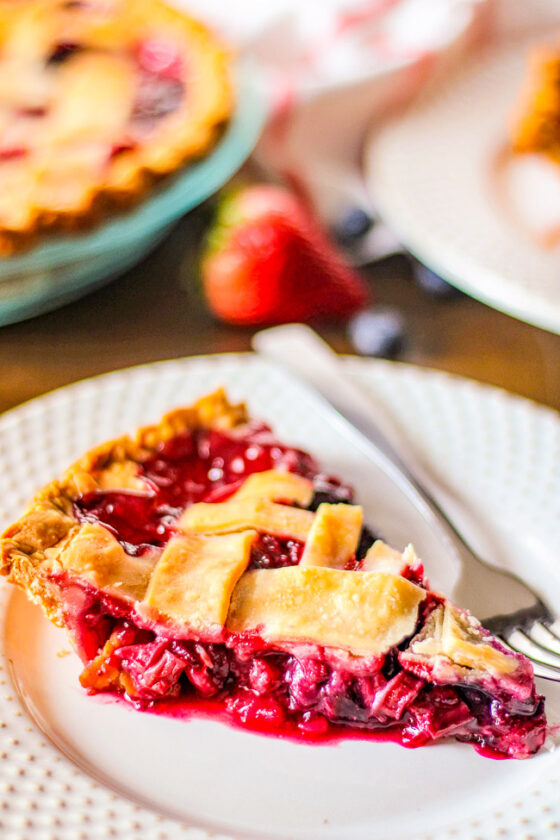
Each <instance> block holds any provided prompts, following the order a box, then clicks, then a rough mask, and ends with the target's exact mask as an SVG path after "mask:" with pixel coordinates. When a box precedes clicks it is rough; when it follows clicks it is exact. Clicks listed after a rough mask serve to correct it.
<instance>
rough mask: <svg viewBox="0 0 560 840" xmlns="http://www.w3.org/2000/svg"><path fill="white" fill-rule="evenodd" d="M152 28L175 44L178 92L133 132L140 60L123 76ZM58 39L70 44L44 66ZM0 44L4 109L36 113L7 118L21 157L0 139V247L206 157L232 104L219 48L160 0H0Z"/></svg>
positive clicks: (93, 219)
mask: <svg viewBox="0 0 560 840" xmlns="http://www.w3.org/2000/svg"><path fill="white" fill-rule="evenodd" d="M158 39H161V41H162V43H164V44H167V43H169V44H172V45H173V48H174V49H176V50H177V53H178V56H179V58H180V59H181V61H182V64H183V67H184V76H181V79H184V84H185V91H186V92H184V95H183V96H182V97H181V98H180V100H179V101H178V103H177V104H176V107H175V108H174V109H173V108H172V109H170V110H169V111H168V112H166V111H165V107H166V106H163V107H164V110H163V111H161V112H160V113H159V114H158V115H157V119H156V122H155V123H154V125H155V127H153V126H152V128H151V130H150V131H148V132H146V131H144V130H142V132H140V134H139V136H138V138H137V137H136V136H135V128H131V125H132V123H131V117H130V115H131V113H132V107H133V102H134V96H135V92H136V91H137V89H138V88H137V86H138V85H139V84H140V82H139V78H140V77H139V73H138V71H136V77H135V78H131V76H132V75H133V70H134V69H135V65H134V59H133V56H134V51H135V49H137V47H138V45H139V44H142V43H149V42H150V41H152V42H156V43H157V42H158ZM65 44H76V45H77V46H78V47H79V50H78V51H77V52H76V54H75V55H72V57H71V58H70V59H69V60H68V61H65V62H62V63H61V64H60V67H59V66H58V65H55V64H54V63H53V64H51V65H50V66H49V67H48V68H46V64H47V61H48V59H49V57H50V56H51V55H52V54H53V53H54V52H56V49H57V47H59V46H60V45H65ZM0 55H1V60H0V104H2V105H6V106H7V107H6V109H5V110H6V113H12V112H13V113H16V112H17V113H23V114H24V116H25V113H26V109H28V112H30V113H31V114H33V111H35V113H36V114H39V115H40V117H39V118H36V119H35V121H34V123H33V124H30V125H29V126H27V125H24V126H23V129H22V128H21V126H20V125H19V123H18V124H17V125H16V126H15V129H14V128H13V126H12V125H11V124H10V125H9V126H8V127H9V129H10V133H9V136H10V137H11V136H12V134H13V133H14V131H15V132H16V133H15V136H16V137H20V136H21V135H22V134H23V136H24V138H25V142H24V143H23V144H21V145H23V146H24V150H25V158H26V160H25V163H24V162H23V159H22V157H21V150H20V149H18V145H19V141H17V142H15V143H10V144H9V146H8V148H6V149H0V165H1V166H2V180H1V181H0V185H1V186H2V189H1V191H0V193H2V194H3V195H4V196H5V197H4V198H2V195H0V256H6V255H10V254H12V253H15V252H16V251H18V250H21V249H22V248H25V247H27V246H29V245H30V244H32V242H33V241H34V239H35V238H36V237H37V236H38V235H39V234H43V233H48V232H51V231H53V230H56V231H60V230H62V231H72V230H80V229H84V228H87V227H90V226H91V225H92V224H95V223H97V222H99V220H100V219H102V218H103V217H105V216H106V215H107V214H108V213H110V212H112V211H114V210H116V209H122V208H125V207H130V206H131V205H133V204H135V203H136V202H137V201H138V200H139V199H141V198H142V197H143V196H144V195H145V194H146V193H147V192H148V191H149V190H150V189H151V188H152V187H153V185H154V184H155V183H156V182H157V181H158V180H159V179H161V178H162V177H164V176H166V175H169V174H170V173H172V172H174V171H176V170H177V169H178V168H179V167H181V166H183V165H184V164H185V163H187V162H189V161H192V160H195V159H197V158H200V157H201V156H203V155H204V154H205V153H206V152H207V151H208V150H209V149H210V148H211V147H212V146H213V145H214V144H215V142H216V140H217V139H218V137H219V135H220V133H221V131H222V128H223V126H224V124H225V123H226V121H227V120H228V119H229V117H230V115H231V111H232V107H233V92H232V82H231V78H230V76H231V56H230V54H229V52H228V50H226V49H225V48H224V46H223V45H222V44H220V43H219V41H218V40H217V39H216V38H215V37H214V35H212V34H211V33H210V32H209V30H208V29H207V28H206V27H204V26H203V25H202V24H200V23H199V22H197V21H195V20H193V19H191V18H189V17H188V16H187V15H185V14H184V13H182V12H180V11H178V10H175V9H172V8H170V7H168V6H167V5H165V4H164V3H162V2H160V0H113V2H111V3H107V4H97V6H95V4H92V5H88V4H83V5H82V6H79V5H78V4H74V5H72V4H65V3H62V2H60V0H22V2H20V3H18V4H14V3H13V0H0ZM119 62H120V64H122V67H121V68H119ZM104 63H105V64H106V66H105V67H104V66H103V64H104ZM73 65H74V66H73ZM119 70H122V72H119ZM55 80H56V81H55ZM57 86H58V87H59V88H60V90H58V89H57ZM131 91H132V92H131ZM84 92H86V93H87V95H84ZM164 95H165V94H162V96H164ZM65 102H66V103H67V107H66V109H64V107H61V108H58V103H62V106H64V103H65ZM53 103H54V104H53ZM12 106H13V107H12ZM153 107H154V108H156V114H157V105H154V106H153ZM96 114H101V115H103V116H104V119H103V120H100V119H97V120H96ZM111 117H112V119H111ZM31 119H32V117H31ZM106 122H108V123H109V125H108V126H107V125H106V124H105V123H106ZM39 124H40V128H39ZM0 125H1V126H2V128H4V123H3V122H2V120H1V119H0ZM135 125H136V124H135ZM12 129H13V130H12ZM131 138H132V140H131ZM28 143H29V146H28ZM2 153H3V156H1V154H2ZM7 196H9V200H8V198H7Z"/></svg>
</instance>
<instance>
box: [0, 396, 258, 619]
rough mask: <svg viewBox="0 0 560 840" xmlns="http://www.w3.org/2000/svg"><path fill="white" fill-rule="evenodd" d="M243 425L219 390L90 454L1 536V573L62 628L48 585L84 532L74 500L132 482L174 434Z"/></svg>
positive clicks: (243, 415) (239, 408)
mask: <svg viewBox="0 0 560 840" xmlns="http://www.w3.org/2000/svg"><path fill="white" fill-rule="evenodd" d="M246 421H247V411H246V408H245V405H244V404H243V403H240V404H238V405H233V404H231V403H230V402H229V401H228V399H227V397H226V394H225V392H224V390H223V389H218V390H217V391H215V392H214V393H212V394H209V395H207V396H205V397H203V398H202V399H200V400H198V401H197V402H195V403H194V404H193V405H192V406H190V407H188V408H180V409H175V410H174V411H171V412H169V413H168V414H166V415H164V417H163V418H162V419H161V420H160V422H159V423H157V424H155V425H152V426H146V427H144V428H142V429H140V430H139V431H138V433H137V434H136V436H135V438H132V437H128V436H123V437H121V438H118V439H116V440H113V441H109V442H107V443H103V444H101V445H99V446H96V447H94V448H93V449H90V450H89V451H88V452H86V454H85V455H83V456H82V457H81V458H80V459H79V460H78V461H76V462H75V463H74V464H73V465H72V466H71V467H69V469H67V470H66V472H65V473H64V474H63V475H62V477H61V478H60V479H59V480H55V481H52V482H50V483H49V484H47V485H46V486H45V487H43V488H42V489H41V490H39V491H38V493H37V494H36V495H35V496H34V497H33V499H32V500H31V502H30V503H29V505H28V506H27V508H26V510H25V512H24V514H23V516H22V517H21V518H20V519H18V521H17V522H15V523H14V524H13V525H10V526H9V527H8V528H7V529H6V530H5V531H4V533H3V534H2V537H1V539H0V574H2V575H4V576H5V577H6V578H7V579H8V580H9V581H10V582H11V583H14V584H16V585H17V586H19V587H21V588H22V589H24V590H25V591H26V592H27V593H28V595H29V596H30V597H31V598H32V600H34V601H35V602H36V603H41V605H42V606H43V608H44V610H45V612H46V614H47V616H48V617H49V618H50V619H51V620H52V621H55V623H60V621H61V618H60V610H59V606H58V604H57V599H56V588H55V587H53V585H52V583H50V582H49V574H48V573H49V572H50V571H51V570H52V568H53V566H55V565H56V564H57V558H58V556H59V555H60V553H61V552H62V551H64V550H67V548H68V545H69V543H70V542H71V541H72V540H73V539H75V538H77V537H78V535H79V534H80V532H81V530H82V528H83V527H84V526H82V525H81V524H80V523H79V522H78V520H77V519H76V518H75V516H74V513H73V502H74V500H75V499H77V498H78V497H79V496H81V495H84V494H85V493H89V492H93V491H95V490H98V489H106V488H107V483H108V482H109V484H110V486H111V489H116V488H115V483H114V479H115V476H116V475H118V474H119V473H120V475H122V476H124V478H125V481H130V477H131V475H132V473H133V470H134V468H135V467H137V465H138V464H139V463H141V462H142V461H144V460H146V459H147V458H149V457H150V455H152V454H153V453H154V451H155V450H156V448H157V447H158V445H159V444H160V443H162V442H163V441H166V440H169V439H170V438H172V437H174V436H175V435H178V434H181V433H182V432H186V431H190V430H194V429H196V428H216V429H221V430H227V429H233V428H235V427H236V426H241V425H243V424H244V423H245V422H246ZM125 488H126V489H129V488H130V484H129V483H127V484H126V485H125ZM125 488H122V486H121V489H125ZM135 489H137V488H135ZM61 568H63V566H61Z"/></svg>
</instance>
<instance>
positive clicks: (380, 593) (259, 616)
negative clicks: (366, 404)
mask: <svg viewBox="0 0 560 840" xmlns="http://www.w3.org/2000/svg"><path fill="white" fill-rule="evenodd" d="M0 557H1V566H0V571H1V572H2V574H4V575H5V576H6V577H7V578H8V580H10V581H11V582H12V583H15V584H17V585H18V586H20V587H22V588H23V589H24V590H25V591H26V592H27V594H28V596H29V597H30V598H31V599H32V600H33V601H34V602H36V603H38V604H40V605H41V606H42V608H43V610H44V611H45V613H46V615H47V616H48V618H50V619H51V621H53V622H54V623H55V624H58V625H60V626H62V627H65V628H66V629H67V630H68V632H69V634H70V637H71V639H72V641H73V644H74V646H75V648H76V650H77V652H78V654H79V655H80V657H81V659H82V661H83V666H84V667H83V671H82V673H81V677H80V680H81V683H82V686H84V688H86V689H87V690H88V691H89V692H91V693H96V692H113V693H115V694H118V695H121V696H122V697H123V698H125V699H126V700H127V701H129V702H130V703H132V704H133V705H135V706H137V707H138V708H142V709H146V708H150V709H155V710H157V709H160V710H163V711H168V710H169V709H170V708H175V707H176V705H179V706H181V707H183V708H188V709H190V710H193V709H194V710H195V711H196V710H197V709H200V708H201V707H203V708H204V711H205V714H208V712H209V711H210V712H211V713H213V714H215V715H216V716H217V717H220V718H221V719H223V718H224V717H226V718H227V719H229V720H230V721H231V722H234V723H236V724H239V725H242V726H245V727H249V728H251V729H256V730H261V731H266V732H268V733H274V734H277V735H284V736H292V737H298V738H305V739H308V740H311V741H313V740H322V739H325V738H329V737H333V736H336V737H341V736H344V735H345V734H346V735H349V734H353V735H356V733H358V734H359V735H360V736H364V737H365V736H367V735H371V736H376V737H377V736H379V737H381V736H382V737H384V738H387V737H390V738H393V739H395V740H398V741H400V742H401V743H402V744H404V745H406V746H410V747H417V746H421V745H424V744H428V743H432V742H434V741H437V740H439V739H442V738H447V737H454V738H456V739H458V740H460V741H468V742H471V743H472V744H473V745H474V747H475V749H477V750H478V751H481V752H483V753H485V754H491V755H494V756H502V757H511V758H525V757H527V756H530V755H531V754H533V753H534V752H536V751H537V750H538V749H539V747H540V746H541V745H542V743H543V741H544V738H545V734H546V719H545V714H544V703H543V698H542V697H540V696H539V695H538V694H537V693H536V691H535V685H534V677H533V670H532V667H531V664H530V663H529V662H528V660H527V659H525V658H524V657H523V656H521V655H519V654H515V653H512V652H511V651H510V650H508V649H506V648H505V647H504V646H503V645H502V644H500V642H499V641H498V640H497V639H496V638H494V637H492V636H491V635H490V634H489V633H488V632H487V631H486V630H485V629H484V628H483V627H482V626H481V625H480V623H479V622H478V621H477V620H476V619H475V618H474V617H473V616H472V615H470V614H469V613H468V612H466V611H464V610H462V609H460V608H459V607H457V606H455V605H453V604H452V603H451V602H450V601H449V600H448V599H447V598H445V596H443V595H441V594H440V593H437V592H434V591H432V590H430V588H429V586H428V584H427V582H426V579H425V577H424V572H423V568H422V564H421V562H420V560H419V559H418V557H417V556H416V554H415V552H414V549H413V548H412V546H410V545H409V546H407V547H406V548H405V549H404V551H403V552H402V553H401V552H400V551H397V550H395V549H393V548H390V547H389V546H388V545H387V544H386V543H385V542H383V541H382V540H381V539H377V538H375V537H374V535H373V534H372V532H371V531H370V530H369V529H368V528H367V527H365V526H364V524H363V517H362V509H361V507H359V506H358V505H355V504H353V498H352V490H351V488H350V487H349V486H348V485H347V484H345V483H343V482H341V481H340V480H338V479H336V478H333V477H332V476H328V475H326V474H325V473H323V472H322V471H321V470H320V468H319V466H318V464H317V463H316V462H315V460H314V459H313V458H312V457H311V456H310V455H308V454H307V453H305V452H303V451H301V450H299V449H296V448H294V447H291V446H287V445H285V444H283V443H281V442H279V441H278V440H277V439H276V438H275V437H274V435H273V433H272V432H271V430H270V428H269V427H267V426H266V425H264V424H263V423H260V422H255V421H253V420H251V419H249V418H248V416H247V412H246V409H245V407H244V405H232V404H230V403H229V402H228V400H227V398H226V397H225V395H224V393H223V391H221V390H220V391H218V392H216V393H213V394H211V395H209V396H206V397H204V398H203V399H201V400H199V401H198V402H197V403H195V404H194V405H193V406H191V407H189V408H182V409H178V410H175V411H173V412H171V413H170V414H168V415H166V416H165V417H164V418H163V419H162V421H161V422H160V423H159V424H158V425H155V426H150V427H148V428H143V429H141V430H140V431H139V432H138V434H137V436H136V438H135V439H131V438H129V437H123V438H120V439H119V440H115V441H111V442H110V443H106V444H103V445H101V446H99V447H98V448H96V449H93V450H91V451H90V452H88V453H87V454H86V455H85V456H84V457H83V458H82V459H81V460H79V461H78V462H77V463H76V464H74V465H73V466H72V467H71V468H70V469H69V470H68V471H67V472H66V473H65V474H64V475H63V476H62V477H61V478H60V480H58V481H54V482H52V483H51V484H48V485H47V486H46V487H45V488H44V489H43V490H41V491H40V492H39V493H38V494H37V495H36V496H35V498H34V499H33V500H32V501H31V503H30V504H29V506H28V508H27V510H26V511H25V513H24V515H23V516H22V518H21V519H20V520H19V521H18V522H16V523H15V524H14V525H12V526H11V527H9V528H8V529H7V530H6V532H5V533H4V535H3V538H2V541H1V555H0Z"/></svg>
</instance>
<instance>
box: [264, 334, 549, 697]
mask: <svg viewBox="0 0 560 840" xmlns="http://www.w3.org/2000/svg"><path fill="white" fill-rule="evenodd" d="M253 347H254V348H255V350H257V351H258V352H259V353H262V354H263V355H265V356H267V357H269V358H270V359H273V360H274V361H276V362H280V363H281V364H283V365H284V366H285V367H287V368H288V369H289V370H290V371H291V372H292V373H296V374H297V375H298V376H299V377H300V378H301V379H303V380H305V381H306V383H307V384H308V385H311V386H312V387H313V388H314V390H315V391H316V392H318V394H319V395H320V397H322V398H323V400H326V401H327V402H328V403H329V405H330V408H331V410H333V411H334V413H333V414H332V418H333V420H335V422H336V423H337V424H338V425H339V426H341V427H344V428H343V430H344V432H345V434H346V436H350V437H351V438H352V439H353V441H354V443H355V444H356V446H358V447H359V448H360V450H361V451H362V452H363V453H364V455H366V456H367V457H369V458H372V459H373V460H374V461H375V462H376V463H377V464H378V465H379V466H381V468H382V469H383V470H384V472H385V473H386V474H387V475H388V476H389V477H390V478H391V479H392V480H393V481H394V482H395V483H396V484H397V486H398V487H399V488H400V489H401V491H402V492H403V493H404V494H405V495H406V496H407V498H408V499H409V501H410V502H412V504H414V506H415V507H416V509H417V510H418V511H419V512H420V513H421V514H422V515H423V517H424V519H425V520H427V521H428V522H429V523H430V524H432V525H434V526H435V527H436V529H439V532H440V533H441V534H442V536H443V537H444V538H445V539H447V540H448V541H449V542H451V544H452V546H453V547H454V548H455V550H456V553H457V554H458V555H459V557H460V559H461V569H460V577H459V580H458V582H457V584H456V587H455V589H454V593H453V595H454V600H455V601H456V602H457V604H459V606H462V607H466V608H467V609H469V610H471V611H472V612H473V614H474V615H476V616H477V618H479V619H480V620H481V621H482V623H483V624H484V626H485V627H487V628H488V630H490V631H491V632H492V633H493V634H495V635H496V636H498V637H499V638H500V639H501V641H502V642H504V643H505V644H506V645H507V646H508V647H510V648H511V649H512V650H514V651H517V652H520V653H523V654H524V655H525V656H527V657H528V658H529V659H530V660H531V661H532V663H533V667H534V671H535V675H536V676H538V677H543V678H544V679H547V680H555V681H557V682H560V620H559V619H557V618H556V617H555V616H554V614H553V612H552V611H551V610H550V609H549V607H548V606H547V605H546V603H545V602H544V601H543V599H542V598H541V597H540V596H539V595H538V594H537V593H536V592H534V591H533V590H532V589H531V588H530V587H529V586H527V585H526V584H525V583H524V582H523V581H522V580H520V578H518V577H517V576H516V575H514V574H512V573H511V572H507V571H503V570H500V569H498V568H496V567H494V566H491V565H490V564H489V563H487V562H486V561H484V560H482V559H481V557H479V556H478V554H477V553H476V552H475V551H474V550H473V548H472V547H471V546H470V544H469V543H468V541H467V540H466V539H465V537H464V536H463V534H462V533H461V532H460V531H459V529H458V528H457V526H456V525H455V524H454V523H453V522H452V521H451V519H450V518H449V516H448V514H447V513H446V512H445V511H444V510H443V509H442V507H441V505H440V504H439V502H438V501H437V499H435V498H434V496H433V495H432V493H431V492H430V491H429V490H428V489H427V487H426V486H425V485H424V484H423V483H422V482H421V481H420V480H419V479H418V477H417V476H416V475H414V474H413V473H412V472H411V470H410V468H409V467H408V465H407V464H406V463H405V461H404V460H403V458H402V457H401V456H400V455H399V454H398V452H397V451H396V449H395V447H394V445H393V444H392V443H391V441H390V440H389V438H388V435H387V433H385V432H384V431H383V416H382V409H381V408H380V407H375V408H374V406H373V404H372V401H371V400H370V399H369V398H368V397H367V395H365V394H364V393H362V391H361V390H360V388H359V387H358V386H357V385H355V384H354V383H353V382H351V381H350V380H349V378H348V376H347V375H346V374H345V373H344V372H343V370H342V366H341V364H340V361H339V359H338V357H337V355H336V354H335V353H334V352H333V351H332V350H331V349H330V347H329V346H328V344H326V343H325V342H324V341H322V339H320V338H319V336H318V335H317V334H316V333H314V332H313V330H311V329H310V328H309V327H305V326H302V325H300V324H289V325H287V326H283V327H274V328H272V329H269V330H264V331H262V332H259V333H257V334H256V335H255V336H254V338H253ZM374 411H375V417H374ZM385 426H386V428H387V429H388V428H389V426H388V425H387V419H386V420H385ZM399 448H401V447H399Z"/></svg>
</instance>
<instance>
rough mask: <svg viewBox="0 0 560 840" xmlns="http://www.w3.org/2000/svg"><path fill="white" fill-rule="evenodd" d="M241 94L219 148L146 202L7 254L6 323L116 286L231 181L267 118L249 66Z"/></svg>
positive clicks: (0, 267)
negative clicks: (115, 280)
mask: <svg viewBox="0 0 560 840" xmlns="http://www.w3.org/2000/svg"><path fill="white" fill-rule="evenodd" d="M236 97H237V103H236V108H235V111H234V114H233V116H232V119H231V120H230V122H229V124H228V126H227V128H226V130H225V132H224V134H223V136H222V138H221V139H220V141H219V142H218V143H217V145H216V146H215V147H214V149H213V150H212V152H211V153H210V154H209V155H208V156H207V157H205V158H204V159H202V160H201V161H199V162H198V163H194V164H191V165H189V166H188V167H187V168H186V169H184V170H183V171H181V172H180V173H179V174H178V175H175V176H173V177H172V178H169V179H166V180H165V182H164V183H162V185H160V186H159V187H158V188H157V189H155V190H154V191H153V192H152V193H151V194H150V197H149V198H147V199H144V200H143V201H142V203H141V204H139V205H138V207H136V208H134V209H133V210H131V211H127V212H126V213H121V214H118V215H117V214H115V215H113V216H110V217H109V218H108V220H107V221H105V222H104V223H103V224H102V225H99V226H97V227H95V228H93V229H92V230H90V231H87V232H84V233H77V234H76V233H73V234H71V235H57V236H52V237H48V238H45V239H44V240H42V241H41V242H40V243H39V244H38V245H36V246H35V247H33V248H32V249H30V250H28V251H25V252H24V253H22V254H18V255H16V256H14V257H6V258H3V259H0V325H5V324H10V323H14V322H16V321H22V320H24V319H26V318H31V317H33V316H35V315H40V314H41V313H43V312H48V311H49V310H51V309H55V308H57V307H58V306H62V305H64V304H65V303H69V302H70V301H72V300H75V299H76V298H79V297H81V296H82V295H85V294H87V293H88V292H90V291H92V290H93V289H95V288H97V287H99V286H101V285H103V284H104V283H108V282H109V281H110V280H112V279H113V278H115V277H116V276H118V275H119V274H122V273H123V272H124V271H125V270H126V269H128V268H131V267H132V266H133V265H135V264H136V263H138V262H139V261H140V260H141V259H142V258H143V257H145V256H146V254H148V252H149V251H151V250H152V249H153V248H155V247H156V245H158V243H159V242H161V240H162V239H163V238H164V237H165V236H166V234H167V233H168V232H169V231H170V230H171V228H172V227H173V225H174V223H175V222H177V221H178V220H179V218H180V217H181V216H183V215H184V214H185V213H187V212H188V211H189V210H192V209H193V208H194V207H196V206H197V205H198V204H200V203H201V202H202V201H204V200H205V199H206V198H208V197H209V196H210V195H212V194H213V193H214V192H216V190H218V189H219V188H220V187H221V186H222V185H223V184H224V183H225V182H226V181H228V180H229V178H230V177H231V176H232V175H233V174H234V173H235V172H236V171H237V170H238V169H239V167H240V166H241V165H242V164H243V162H244V161H245V160H246V159H247V157H248V156H249V155H250V153H251V151H252V150H253V148H254V146H255V144H256V142H257V140H258V138H259V135H260V133H261V130H262V127H263V125H264V122H265V118H266V112H267V109H266V104H265V102H266V100H265V95H264V90H263V89H262V88H261V87H260V86H258V85H257V84H256V83H255V82H254V80H253V73H252V72H251V69H250V67H249V66H248V65H244V66H243V67H240V68H238V72H237V74H236Z"/></svg>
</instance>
